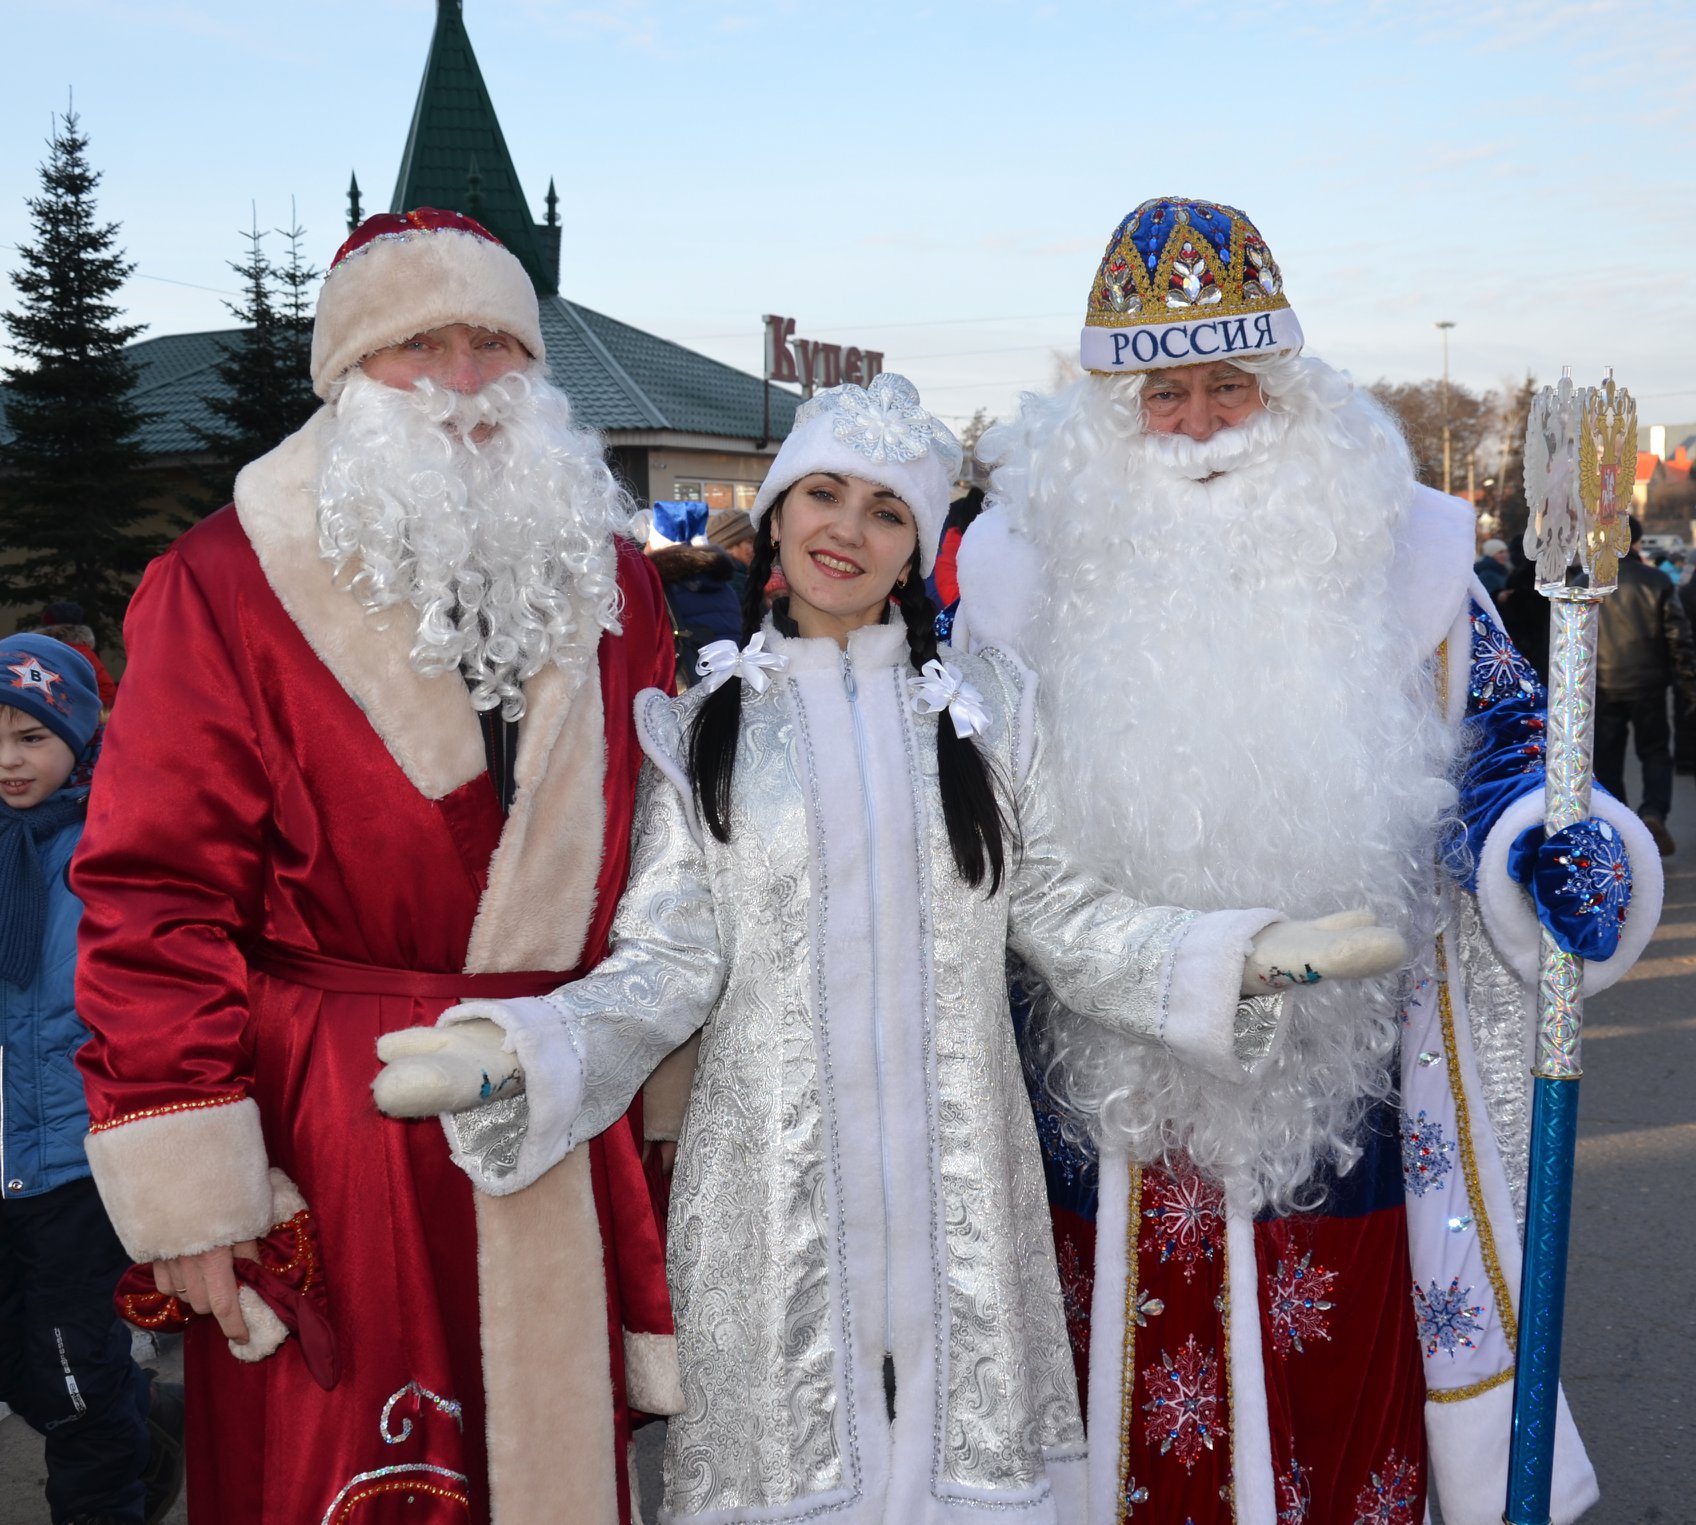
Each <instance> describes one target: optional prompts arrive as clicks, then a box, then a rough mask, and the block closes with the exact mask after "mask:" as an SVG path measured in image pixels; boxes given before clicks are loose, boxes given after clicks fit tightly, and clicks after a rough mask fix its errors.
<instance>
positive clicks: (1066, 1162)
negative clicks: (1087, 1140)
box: [1036, 1102, 1096, 1187]
mask: <svg viewBox="0 0 1696 1525" xmlns="http://www.w3.org/2000/svg"><path fill="white" fill-rule="evenodd" d="M1036 1134H1037V1139H1038V1140H1039V1141H1040V1143H1041V1144H1042V1157H1043V1159H1044V1160H1045V1161H1046V1162H1047V1164H1048V1167H1049V1169H1050V1170H1051V1171H1052V1172H1054V1173H1056V1174H1058V1175H1059V1177H1060V1179H1061V1180H1063V1181H1064V1182H1065V1183H1066V1185H1068V1186H1078V1185H1080V1184H1081V1185H1083V1186H1085V1187H1090V1186H1093V1185H1094V1184H1095V1172H1096V1162H1095V1155H1094V1154H1093V1153H1092V1152H1091V1151H1090V1150H1088V1149H1086V1148H1084V1147H1082V1146H1081V1145H1080V1144H1078V1142H1077V1141H1076V1140H1075V1139H1071V1138H1068V1137H1067V1136H1066V1125H1065V1123H1064V1122H1062V1121H1061V1120H1060V1116H1059V1114H1058V1113H1056V1112H1054V1111H1052V1110H1050V1109H1049V1108H1047V1107H1044V1106H1042V1105H1041V1104H1040V1102H1039V1103H1038V1105H1037V1108H1036Z"/></svg>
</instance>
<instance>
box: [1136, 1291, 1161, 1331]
mask: <svg viewBox="0 0 1696 1525" xmlns="http://www.w3.org/2000/svg"><path fill="white" fill-rule="evenodd" d="M1165 1311H1166V1304H1165V1303H1163V1302H1161V1301H1160V1299H1159V1298H1158V1297H1154V1296H1152V1295H1151V1294H1150V1292H1149V1290H1148V1288H1146V1287H1139V1288H1138V1289H1137V1305H1136V1307H1135V1308H1133V1309H1132V1310H1131V1317H1132V1318H1134V1319H1135V1320H1136V1325H1137V1328H1138V1329H1146V1328H1148V1321H1149V1320H1150V1319H1151V1318H1159V1317H1160V1315H1161V1314H1162V1313H1164V1312H1165Z"/></svg>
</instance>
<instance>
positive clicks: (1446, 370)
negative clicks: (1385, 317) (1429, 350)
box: [1437, 322, 1454, 492]
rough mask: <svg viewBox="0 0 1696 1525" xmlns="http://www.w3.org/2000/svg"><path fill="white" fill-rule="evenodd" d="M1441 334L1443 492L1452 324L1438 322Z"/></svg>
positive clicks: (1446, 466) (1446, 486)
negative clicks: (1450, 331)
mask: <svg viewBox="0 0 1696 1525" xmlns="http://www.w3.org/2000/svg"><path fill="white" fill-rule="evenodd" d="M1437 327H1438V328H1440V329H1441V330H1442V332H1443V491H1444V492H1447V491H1448V490H1449V330H1450V329H1451V328H1453V327H1454V324H1453V323H1449V322H1439V323H1438V324H1437Z"/></svg>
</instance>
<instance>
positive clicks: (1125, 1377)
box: [1118, 1164, 1142, 1517]
mask: <svg viewBox="0 0 1696 1525" xmlns="http://www.w3.org/2000/svg"><path fill="white" fill-rule="evenodd" d="M1141 1235H1142V1166H1141V1165H1136V1164H1133V1165H1132V1166H1131V1194H1130V1215H1129V1217H1128V1218H1127V1220H1126V1228H1125V1348H1124V1353H1123V1356H1122V1359H1121V1364H1120V1367H1119V1499H1120V1505H1119V1509H1118V1514H1119V1516H1120V1517H1123V1515H1124V1505H1123V1500H1124V1497H1125V1493H1126V1491H1127V1490H1128V1489H1129V1487H1130V1483H1131V1426H1132V1424H1133V1423H1135V1417H1136V1411H1135V1409H1134V1407H1133V1405H1134V1404H1135V1402H1136V1385H1137V1362H1136V1355H1137V1240H1138V1239H1139V1238H1140V1237H1141Z"/></svg>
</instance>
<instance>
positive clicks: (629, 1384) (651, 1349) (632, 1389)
mask: <svg viewBox="0 0 1696 1525" xmlns="http://www.w3.org/2000/svg"><path fill="white" fill-rule="evenodd" d="M624 1392H625V1397H626V1398H627V1400H628V1401H629V1404H630V1407H631V1408H633V1409H640V1410H641V1411H642V1412H643V1413H644V1414H681V1413H682V1412H683V1374H682V1372H681V1371H679V1370H678V1366H677V1336H676V1335H673V1334H643V1333H641V1332H639V1331H638V1330H635V1329H626V1330H625V1331H624Z"/></svg>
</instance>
